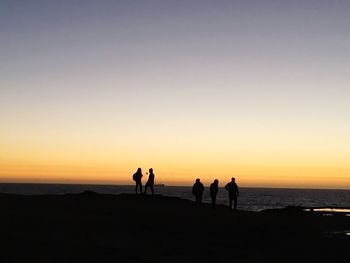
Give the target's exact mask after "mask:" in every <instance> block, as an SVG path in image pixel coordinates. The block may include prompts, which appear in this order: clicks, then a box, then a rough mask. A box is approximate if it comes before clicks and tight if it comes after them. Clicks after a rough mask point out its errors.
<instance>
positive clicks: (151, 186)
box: [149, 185, 154, 195]
mask: <svg viewBox="0 0 350 263" xmlns="http://www.w3.org/2000/svg"><path fill="white" fill-rule="evenodd" d="M149 188H151V192H152V195H153V194H154V190H153V185H150V186H149Z"/></svg>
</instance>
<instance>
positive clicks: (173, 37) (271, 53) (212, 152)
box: [0, 0, 350, 189]
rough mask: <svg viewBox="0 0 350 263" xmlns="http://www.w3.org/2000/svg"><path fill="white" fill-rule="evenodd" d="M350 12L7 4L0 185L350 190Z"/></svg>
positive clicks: (263, 6) (1, 51)
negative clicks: (149, 176)
mask: <svg viewBox="0 0 350 263" xmlns="http://www.w3.org/2000/svg"><path fill="white" fill-rule="evenodd" d="M349 14H350V1H345V0H344V1H335V0H334V1H331V0H329V1H323V0H315V1H308V0H300V1H297V0H290V1H289V0H288V1H287V0H286V1H282V0H280V1H272V0H270V1H263V0H256V1H249V0H242V1H218V0H216V1H203V0H202V1H188V0H186V1H165V0H164V1H144V0H142V1H88V0H81V1H74V0H71V1H47V0H45V1H44V0H43V1H34V0H31V1H16V0H8V1H7V0H2V1H0V58H1V63H0V181H1V182H65V183H66V182H81V183H123V184H125V183H132V181H131V175H132V173H133V172H134V171H135V170H136V168H137V167H142V168H143V169H144V173H145V172H146V169H148V168H150V167H153V168H154V170H155V174H156V179H158V181H161V182H163V183H166V184H173V185H182V184H190V183H192V182H193V181H194V179H195V178H197V177H200V178H202V180H203V181H204V183H206V184H208V183H209V182H211V181H212V180H213V179H215V178H218V179H219V180H220V182H221V183H224V182H226V181H228V180H229V179H230V177H231V176H236V178H237V181H238V184H239V185H241V186H264V187H312V188H348V189H350V136H349V135H350V52H349V50H350V27H349V25H350V15H349Z"/></svg>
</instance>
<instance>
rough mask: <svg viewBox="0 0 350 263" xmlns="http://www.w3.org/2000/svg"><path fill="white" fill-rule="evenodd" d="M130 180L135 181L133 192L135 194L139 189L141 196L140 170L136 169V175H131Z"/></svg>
mask: <svg viewBox="0 0 350 263" xmlns="http://www.w3.org/2000/svg"><path fill="white" fill-rule="evenodd" d="M132 179H133V180H134V181H135V183H136V186H135V192H136V194H137V189H138V188H139V187H140V194H142V182H141V179H142V170H141V168H138V169H137V171H136V173H134V174H133V176H132Z"/></svg>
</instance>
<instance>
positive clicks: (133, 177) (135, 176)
mask: <svg viewBox="0 0 350 263" xmlns="http://www.w3.org/2000/svg"><path fill="white" fill-rule="evenodd" d="M132 179H133V180H134V181H136V180H137V174H136V173H134V174H133V175H132Z"/></svg>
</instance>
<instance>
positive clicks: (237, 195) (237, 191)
mask: <svg viewBox="0 0 350 263" xmlns="http://www.w3.org/2000/svg"><path fill="white" fill-rule="evenodd" d="M237 196H239V191H238V185H237Z"/></svg>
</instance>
